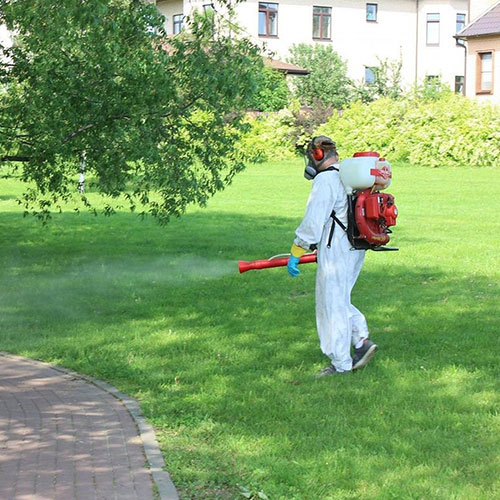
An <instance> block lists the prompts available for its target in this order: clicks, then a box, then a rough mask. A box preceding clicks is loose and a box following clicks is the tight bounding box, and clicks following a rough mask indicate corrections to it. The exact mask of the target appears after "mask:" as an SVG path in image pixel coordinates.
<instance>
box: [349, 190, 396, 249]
mask: <svg viewBox="0 0 500 500" xmlns="http://www.w3.org/2000/svg"><path fill="white" fill-rule="evenodd" d="M397 216H398V210H397V208H396V205H395V204H394V197H393V196H392V195H391V194H388V193H379V192H375V193H372V190H371V189H365V190H364V191H362V192H361V193H359V194H358V196H357V198H356V208H355V218H356V224H357V226H358V230H359V236H357V237H358V238H360V239H366V241H368V242H369V243H371V244H373V245H386V244H387V243H388V242H389V234H388V229H387V228H388V227H390V226H395V225H396V217H397Z"/></svg>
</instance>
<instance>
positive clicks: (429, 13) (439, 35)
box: [425, 12, 441, 47]
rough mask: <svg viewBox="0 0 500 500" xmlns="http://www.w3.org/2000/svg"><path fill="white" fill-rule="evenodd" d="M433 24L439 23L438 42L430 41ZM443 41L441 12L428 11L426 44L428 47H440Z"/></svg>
mask: <svg viewBox="0 0 500 500" xmlns="http://www.w3.org/2000/svg"><path fill="white" fill-rule="evenodd" d="M429 16H438V19H429ZM433 24H437V29H438V31H437V40H438V41H437V43H431V42H429V27H430V26H431V25H433ZM440 43H441V14H440V13H439V12H428V13H427V16H426V24H425V44H426V45H427V46H428V47H439V44H440Z"/></svg>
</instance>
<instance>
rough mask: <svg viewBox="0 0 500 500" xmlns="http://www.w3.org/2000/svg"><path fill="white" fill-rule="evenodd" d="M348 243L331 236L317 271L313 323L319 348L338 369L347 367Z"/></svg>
mask: <svg viewBox="0 0 500 500" xmlns="http://www.w3.org/2000/svg"><path fill="white" fill-rule="evenodd" d="M348 251H349V245H347V246H346V244H345V241H344V240H343V239H340V240H339V239H337V240H336V239H334V241H333V242H332V246H331V248H329V249H328V248H325V249H321V251H320V253H319V254H318V269H317V274H316V325H317V328H318V336H319V340H320V347H321V351H322V352H323V353H324V354H325V355H326V356H328V357H329V358H330V359H331V362H332V365H333V366H334V367H335V369H336V371H337V372H344V371H350V370H351V368H352V358H351V352H350V351H351V325H350V313H351V309H350V289H351V286H350V284H351V274H352V273H351V272H350V271H349V257H348V253H347V252H348Z"/></svg>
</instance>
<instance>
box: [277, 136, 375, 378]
mask: <svg viewBox="0 0 500 500" xmlns="http://www.w3.org/2000/svg"><path fill="white" fill-rule="evenodd" d="M306 154H307V157H308V160H309V162H308V165H307V167H306V171H305V177H306V178H308V179H314V180H313V186H312V190H311V193H310V196H309V200H308V202H307V206H306V211H305V216H304V219H303V220H302V222H301V224H300V225H299V227H298V228H297V230H296V232H295V235H296V238H295V240H294V242H293V245H292V249H291V257H290V259H289V260H288V265H287V269H288V272H289V274H290V276H292V277H296V276H298V275H299V274H300V271H299V269H298V267H297V265H298V262H299V259H300V257H301V256H302V255H304V253H306V252H307V251H309V250H311V249H314V248H317V259H318V267H317V272H316V326H317V329H318V335H319V340H320V347H321V351H322V352H323V353H324V354H325V355H326V356H328V358H330V361H331V362H330V364H329V365H328V366H327V367H326V368H324V369H323V370H322V371H321V372H320V373H318V375H317V376H318V377H323V376H327V375H334V374H340V373H350V372H351V370H356V369H359V368H362V367H364V366H366V364H367V363H368V362H369V361H370V360H371V358H372V357H373V355H374V354H375V351H376V350H377V346H376V345H375V344H374V343H373V342H372V341H371V340H370V339H369V338H368V337H369V332H368V326H367V324H366V319H365V317H364V316H363V314H362V313H361V312H360V311H359V310H358V309H357V308H356V307H354V306H353V305H352V304H351V291H352V288H353V287H354V284H355V283H356V279H357V278H358V275H359V272H360V271H361V267H362V265H363V260H364V257H365V251H364V250H354V249H353V248H352V246H351V244H350V242H349V239H348V237H347V234H346V233H345V231H344V230H342V228H341V227H340V226H339V225H337V227H335V226H334V227H333V228H332V224H336V223H335V221H334V220H333V217H332V216H333V215H335V216H336V217H337V218H338V219H339V220H340V221H341V222H342V223H343V224H344V226H345V227H347V208H348V206H347V194H346V191H345V189H344V186H343V185H342V182H341V181H340V177H339V173H338V168H337V166H338V161H339V158H338V154H337V149H336V145H335V143H334V142H333V141H332V140H331V139H330V138H329V137H325V136H319V137H315V138H313V140H312V141H311V143H310V144H309V146H308V148H307V151H306ZM332 231H333V233H332ZM351 346H353V347H354V352H353V356H351Z"/></svg>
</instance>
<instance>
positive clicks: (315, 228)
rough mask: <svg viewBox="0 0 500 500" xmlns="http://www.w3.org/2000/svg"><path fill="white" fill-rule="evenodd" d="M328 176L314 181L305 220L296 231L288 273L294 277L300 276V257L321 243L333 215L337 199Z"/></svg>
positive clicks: (325, 175) (326, 174) (319, 177)
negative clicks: (326, 226)
mask: <svg viewBox="0 0 500 500" xmlns="http://www.w3.org/2000/svg"><path fill="white" fill-rule="evenodd" d="M328 175H330V174H328V173H325V174H322V175H318V176H317V177H316V178H315V179H314V183H313V187H312V189H311V193H310V195H309V200H308V201H307V206H306V212H305V215H304V218H303V219H302V222H301V223H300V225H299V227H298V228H297V230H296V231H295V236H296V237H295V240H294V242H293V245H292V248H291V254H292V255H291V257H290V259H289V261H288V266H287V268H288V273H289V274H290V276H292V277H295V276H298V275H299V274H300V271H299V269H298V267H297V266H298V263H299V259H300V257H302V255H304V254H305V253H306V252H307V251H308V250H310V249H311V246H312V245H316V244H318V243H319V241H320V240H321V235H322V234H323V228H324V226H325V224H326V222H327V221H328V219H329V217H330V215H331V213H332V209H333V205H334V203H335V201H336V199H335V193H334V192H332V189H331V184H330V182H329V179H328V177H327V176H328Z"/></svg>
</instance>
